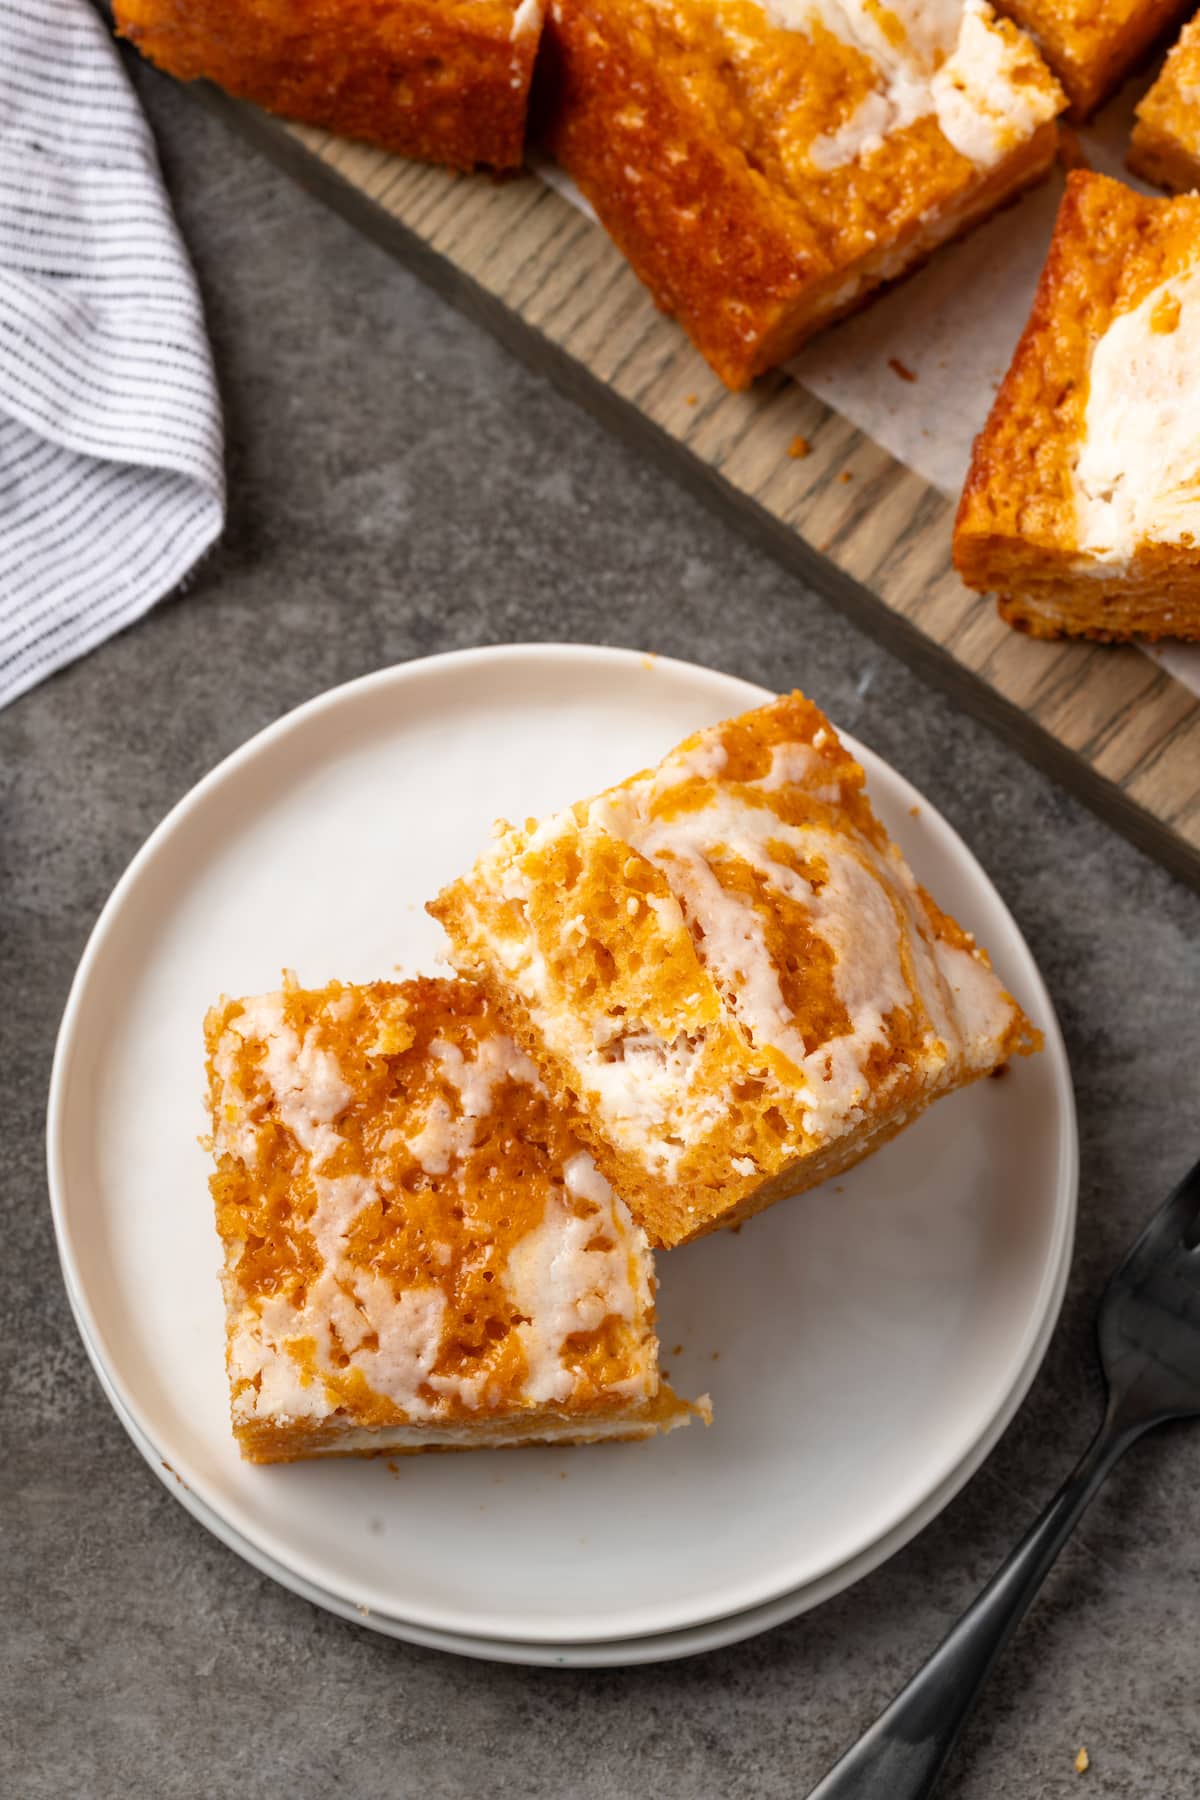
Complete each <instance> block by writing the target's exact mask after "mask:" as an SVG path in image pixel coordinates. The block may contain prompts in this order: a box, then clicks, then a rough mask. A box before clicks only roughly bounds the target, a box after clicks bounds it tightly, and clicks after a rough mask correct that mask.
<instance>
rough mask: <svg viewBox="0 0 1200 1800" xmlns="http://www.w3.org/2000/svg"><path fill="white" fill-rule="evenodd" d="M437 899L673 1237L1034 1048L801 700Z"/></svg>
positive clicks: (475, 969) (753, 1202) (716, 740)
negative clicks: (1014, 1055) (924, 888)
mask: <svg viewBox="0 0 1200 1800" xmlns="http://www.w3.org/2000/svg"><path fill="white" fill-rule="evenodd" d="M429 910H430V911H431V912H432V913H433V914H434V916H435V917H436V918H438V919H440V920H441V921H442V923H443V925H444V926H445V927H446V930H447V931H448V932H449V934H450V938H451V940H452V944H453V948H454V954H455V959H456V961H458V963H459V964H460V966H461V967H462V969H463V970H464V972H466V973H468V974H470V975H471V976H472V977H474V978H477V979H478V980H479V981H480V982H481V984H483V985H484V986H485V987H486V989H487V991H488V992H489V994H490V995H492V996H493V997H494V999H495V1000H496V1002H497V1004H498V1005H499V1006H501V1007H502V1008H504V1009H505V1011H506V1014H507V1016H508V1019H509V1021H510V1024H511V1027H512V1029H513V1032H514V1035H515V1036H516V1037H517V1038H518V1040H519V1041H520V1042H521V1044H522V1046H523V1048H524V1049H525V1050H527V1051H528V1052H529V1054H530V1055H531V1056H532V1057H533V1058H534V1059H535V1060H536V1062H537V1063H538V1064H539V1065H540V1068H541V1070H542V1074H543V1076H544V1079H545V1081H546V1084H547V1086H548V1088H549V1089H550V1091H551V1093H552V1094H553V1095H554V1096H555V1098H556V1100H558V1101H559V1102H560V1103H561V1104H562V1105H563V1106H564V1108H569V1109H570V1110H571V1111H572V1112H573V1113H574V1115H575V1117H576V1119H577V1121H578V1125H579V1129H580V1131H581V1133H582V1134H583V1135H584V1136H585V1137H586V1139H587V1141H588V1143H589V1146H590V1147H591V1149H592V1151H593V1154H594V1156H595V1159H596V1162H597V1164H598V1165H599V1166H600V1168H601V1169H602V1170H603V1171H604V1173H605V1174H606V1175H607V1177H608V1179H609V1180H611V1181H613V1182H614V1184H615V1185H617V1186H618V1188H619V1190H620V1192H621V1193H623V1194H624V1195H625V1196H626V1198H627V1199H628V1202H629V1205H630V1208H631V1209H632V1211H633V1213H634V1215H635V1216H636V1217H637V1218H639V1219H640V1220H641V1221H642V1223H643V1224H644V1225H645V1227H646V1230H647V1232H648V1233H649V1235H650V1238H651V1240H652V1242H654V1243H657V1244H663V1245H673V1244H678V1243H682V1242H683V1241H685V1240H686V1239H688V1238H693V1237H696V1236H698V1235H700V1234H701V1233H703V1232H707V1231H711V1230H714V1229H715V1228H716V1227H718V1226H723V1225H731V1224H734V1223H736V1222H737V1221H739V1220H741V1219H744V1218H746V1217H748V1216H749V1215H750V1214H752V1213H756V1212H758V1211H759V1210H760V1209H761V1208H763V1207H765V1206H767V1205H769V1204H770V1203H771V1202H772V1201H775V1200H778V1199H781V1198H782V1197H783V1196H785V1195H788V1194H793V1193H796V1192H798V1191H799V1190H801V1189H803V1188H808V1187H812V1186H813V1185H814V1184H815V1183H816V1182H818V1181H822V1180H824V1179H825V1178H826V1177H827V1176H830V1175H835V1174H837V1173H839V1172H840V1171H841V1170H844V1169H846V1168H849V1167H850V1165H851V1164H853V1163H856V1162H858V1160H859V1159H860V1158H861V1157H863V1156H865V1155H866V1154H867V1153H868V1151H871V1150H874V1149H875V1148H876V1147H877V1146H878V1145H880V1144H882V1143H883V1142H885V1140H886V1139H888V1138H891V1137H893V1136H894V1135H895V1134H896V1132H898V1131H900V1130H901V1129H902V1127H903V1126H905V1125H907V1124H908V1123H909V1122H910V1121H911V1120H913V1119H915V1118H916V1116H917V1115H918V1113H920V1112H921V1111H922V1110H923V1109H924V1108H925V1107H926V1106H928V1104H929V1103H930V1101H932V1100H934V1099H936V1098H937V1097H938V1096H939V1095H941V1094H946V1093H949V1092H950V1091H951V1090H952V1089H954V1088H957V1087H961V1086H962V1085H963V1084H964V1083H966V1082H968V1081H972V1080H974V1079H975V1078H976V1077H977V1076H981V1075H986V1074H989V1073H990V1072H991V1071H992V1070H994V1069H996V1068H997V1067H999V1066H1000V1065H1001V1064H1003V1063H1004V1062H1005V1061H1006V1060H1007V1058H1008V1057H1010V1056H1011V1055H1012V1054H1013V1053H1014V1052H1025V1051H1029V1050H1032V1049H1035V1048H1037V1046H1038V1044H1039V1043H1040V1037H1039V1034H1038V1033H1037V1032H1036V1031H1035V1030H1034V1029H1033V1027H1032V1026H1031V1025H1030V1024H1029V1022H1028V1021H1027V1020H1026V1018H1025V1017H1024V1015H1023V1014H1022V1012H1021V1009H1020V1007H1019V1006H1018V1005H1017V1004H1016V1002H1015V1001H1014V1000H1013V999H1011V998H1010V996H1009V995H1008V994H1006V993H1005V992H1004V989H1003V988H1002V987H1001V985H1000V982H999V981H998V980H997V979H996V976H995V975H994V974H993V973H992V971H991V968H990V966H989V964H988V960H987V957H986V955H985V954H984V952H983V951H982V950H980V949H978V948H977V947H976V945H975V944H974V942H973V941H972V939H971V938H970V936H969V935H968V934H967V933H966V932H965V931H964V930H963V929H962V928H961V927H960V926H959V925H958V924H956V923H955V921H954V920H953V919H952V918H950V917H948V915H947V914H946V913H944V912H943V911H942V910H941V909H940V908H939V907H938V905H937V904H936V902H935V901H934V900H933V899H931V897H930V896H929V895H928V894H927V893H926V892H925V891H924V890H923V889H922V888H921V887H920V886H919V885H918V883H917V882H916V881H915V879H914V878H913V876H912V874H911V873H910V871H909V869H908V866H907V864H906V863H905V861H904V858H903V856H902V855H901V853H900V851H899V850H898V848H897V847H896V845H895V844H893V843H892V842H890V840H889V838H888V835H887V833H886V832H885V830H884V829H883V827H882V825H881V824H880V823H879V821H878V819H877V818H876V817H875V814H874V812H873V811H872V809H871V804H870V801H869V800H868V799H867V796H866V792H865V790H864V777H863V771H862V769H861V768H860V766H859V764H858V763H857V762H856V761H855V760H854V758H853V756H851V755H850V753H849V752H848V751H847V750H846V749H845V748H844V747H843V746H842V744H841V743H840V742H839V740H838V737H837V734H836V732H835V731H834V729H833V727H832V726H831V725H830V724H829V721H828V720H827V719H826V718H824V717H823V715H822V714H821V713H820V712H819V711H818V710H817V708H816V707H815V706H813V705H812V704H811V703H810V702H809V701H807V700H805V699H804V698H803V697H802V696H801V695H799V694H793V695H791V696H788V697H786V698H783V699H780V700H778V701H775V702H774V703H773V704H771V705H768V706H764V707H762V708H760V709H758V710H756V711H754V712H750V713H747V714H745V715H744V716H743V717H741V718H738V719H734V720H732V721H731V722H729V723H727V724H725V725H720V726H716V727H713V728H711V729H709V730H706V731H702V732H699V733H698V734H697V735H696V736H695V737H692V738H689V739H688V740H687V741H686V742H685V743H683V744H682V745H680V747H679V748H678V749H677V750H675V751H674V752H673V753H672V754H671V755H669V756H668V757H667V758H666V759H665V760H664V761H663V762H662V763H660V764H659V765H658V767H657V768H655V769H652V770H650V771H649V772H647V773H644V774H641V775H636V776H634V777H633V778H632V779H631V780H629V781H626V782H624V783H622V784H621V785H620V786H619V787H615V788H611V789H609V790H608V792H606V793H603V794H601V795H599V796H598V797H597V798H596V799H593V800H587V801H582V802H580V803H579V804H578V805H576V806H573V807H569V808H568V809H567V810H566V811H565V812H561V813H557V814H555V815H554V816H553V817H551V818H547V819H545V820H544V821H543V822H542V823H541V824H538V823H537V822H536V821H534V820H530V821H529V822H528V823H527V824H526V825H525V826H523V827H521V828H517V829H513V828H511V827H504V828H503V829H502V833H501V835H500V836H499V838H498V840H497V841H496V842H495V843H494V844H493V846H492V847H491V849H489V850H488V851H487V852H486V853H485V854H484V855H483V856H482V857H481V858H480V860H479V862H478V863H477V864H476V866H475V868H474V869H473V870H472V871H471V873H470V874H469V875H467V876H466V877H465V878H464V879H462V880H460V881H458V882H456V883H454V885H453V886H451V887H449V888H447V889H446V890H445V891H444V892H443V893H442V894H441V895H440V896H439V897H438V899H437V900H436V901H434V902H433V903H432V904H431V906H430V908H429Z"/></svg>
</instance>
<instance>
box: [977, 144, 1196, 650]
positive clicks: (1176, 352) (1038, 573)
mask: <svg viewBox="0 0 1200 1800" xmlns="http://www.w3.org/2000/svg"><path fill="white" fill-rule="evenodd" d="M954 561H955V565H956V566H957V568H958V570H959V572H960V574H961V575H962V577H963V580H964V581H965V582H966V583H967V585H968V586H969V587H973V588H978V589H980V590H981V591H982V592H993V593H995V594H997V595H998V596H999V605H1000V611H1001V613H1002V615H1003V616H1004V618H1006V619H1007V620H1008V622H1009V623H1010V624H1011V625H1015V626H1017V627H1018V628H1019V629H1021V630H1023V631H1028V632H1031V633H1032V634H1033V635H1034V636H1035V637H1058V636H1062V635H1064V634H1067V635H1072V636H1079V637H1090V638H1099V639H1106V640H1111V639H1121V638H1129V637H1134V636H1137V635H1144V636H1146V637H1149V638H1161V637H1179V638H1200V196H1198V195H1190V196H1187V195H1185V196H1182V197H1180V198H1179V199H1175V200H1161V199H1148V198H1146V197H1145V196H1144V195H1142V194H1137V193H1134V192H1133V191H1132V189H1130V188H1127V187H1125V186H1123V185H1122V183H1120V182H1118V181H1110V180H1109V179H1108V178H1107V177H1106V176H1103V175H1094V174H1091V173H1088V172H1087V171H1083V170H1079V171H1076V172H1075V173H1073V174H1072V175H1071V177H1070V179H1069V181H1068V184H1067V192H1066V195H1065V197H1064V199H1063V202H1062V206H1061V207H1060V209H1059V214H1058V220H1057V223H1056V225H1055V229H1054V238H1053V241H1052V243H1051V245H1050V253H1049V256H1048V258H1047V261H1046V266H1045V269H1044V270H1043V272H1042V277H1041V281H1040V283H1039V285H1038V290H1037V294H1036V297H1035V299H1034V303H1033V311H1032V313H1031V315H1030V318H1029V323H1028V324H1027V325H1026V327H1025V331H1024V335H1023V336H1022V338H1021V341H1020V343H1019V344H1018V345H1017V349H1016V354H1015V356H1014V358H1013V363H1012V367H1011V368H1010V369H1009V371H1008V374H1007V375H1006V376H1005V378H1004V382H1003V384H1002V386H1001V388H1000V391H999V393H998V394H997V395H996V400H995V403H994V405H993V407H992V411H991V416H990V417H989V419H988V421H987V424H986V425H985V427H984V429H983V431H982V432H981V433H980V436H979V437H978V438H977V439H976V442H975V450H974V454H973V457H972V461H971V468H970V473H969V474H968V476H967V483H966V487H965V488H964V490H963V496H962V501H961V503H960V505H959V510H958V518H957V521H956V524H955V529H954Z"/></svg>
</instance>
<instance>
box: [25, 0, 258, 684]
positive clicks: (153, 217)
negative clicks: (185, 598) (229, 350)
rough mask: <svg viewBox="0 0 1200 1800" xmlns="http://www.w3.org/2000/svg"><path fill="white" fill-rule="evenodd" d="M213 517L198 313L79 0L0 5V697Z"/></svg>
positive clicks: (155, 587)
mask: <svg viewBox="0 0 1200 1800" xmlns="http://www.w3.org/2000/svg"><path fill="white" fill-rule="evenodd" d="M224 516H225V484H224V473H223V466H222V442H221V411H220V403H219V401H218V398H217V388H216V382H215V380H214V377H213V369H212V361H211V358H210V356H209V350H208V341H207V339H206V337H205V333H204V319H203V315H202V313H201V309H200V300H199V296H198V294H197V292H196V284H195V281H194V278H193V276H192V271H191V268H190V266H189V264H188V260H187V255H186V252H185V251H184V248H183V245H182V244H181V242H180V239H179V234H178V232H177V230H176V228H175V223H174V220H173V219H172V217H171V211H170V207H169V206H168V203H167V199H166V195H165V194H164V192H163V187H162V180H161V177H160V175H159V171H158V163H157V160H156V157H155V153H154V144H153V141H152V139H151V136H150V132H149V130H148V128H147V125H146V121H145V119H144V118H143V117H142V114H141V111H140V109H139V107H138V104H137V101H136V99H135V98H134V95H133V92H132V90H131V88H130V86H129V84H128V82H127V80H126V78H125V73H124V71H123V69H122V68H121V64H120V60H119V58H118V56H117V53H116V50H115V48H114V46H113V44H112V41H111V39H110V37H109V34H108V30H107V28H106V27H105V25H104V24H103V22H102V21H101V19H100V18H99V17H98V15H97V14H96V13H94V12H93V11H92V8H91V6H90V5H89V4H88V0H0V705H3V704H4V703H5V702H6V701H8V700H12V699H14V698H15V697H16V695H17V694H20V693H22V692H24V690H25V689H26V688H29V687H32V686H33V685H34V683H35V682H38V681H40V680H41V679H42V678H43V677H44V676H46V675H49V674H50V673H51V672H52V671H53V670H55V669H58V668H61V667H62V666H63V664H64V663H67V662H70V661H71V660H72V658H74V657H76V656H80V655H82V654H83V652H84V651H85V650H90V649H92V648H93V646H95V645H96V644H99V643H101V642H102V641H103V640H104V639H105V638H107V637H110V636H111V635H112V633H113V632H116V631H119V630H120V629H121V628H122V626H125V625H129V624H131V623H132V621H133V620H134V619H137V618H140V617H141V615H142V614H143V613H144V612H146V611H147V610H148V609H149V608H150V607H151V606H153V605H154V603H155V601H157V600H160V599H161V598H162V597H163V596H164V595H165V594H168V593H169V592H170V591H171V589H172V588H174V587H177V586H178V584H179V582H180V581H181V580H182V579H183V577H184V575H185V574H186V573H187V571H188V570H189V569H190V568H191V567H192V565H193V564H194V563H195V561H196V559H197V558H198V557H200V556H202V555H203V554H204V552H205V550H207V549H208V547H209V545H210V544H212V543H213V541H214V539H215V538H216V537H217V536H218V535H219V534H220V531H221V528H222V525H223V523H224Z"/></svg>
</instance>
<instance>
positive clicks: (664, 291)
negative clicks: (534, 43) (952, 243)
mask: <svg viewBox="0 0 1200 1800" xmlns="http://www.w3.org/2000/svg"><path fill="white" fill-rule="evenodd" d="M540 66H541V67H542V68H544V74H545V79H544V81H542V80H541V78H540V76H539V93H540V96H541V97H540V100H539V101H538V103H537V104H538V110H539V113H540V115H541V116H540V128H541V130H542V133H543V135H544V137H545V140H546V142H547V144H548V146H549V148H550V149H551V151H552V152H553V154H554V156H555V157H556V158H557V159H558V161H559V162H560V163H562V165H563V166H564V167H565V168H566V169H567V170H568V172H569V173H570V174H571V175H572V176H573V177H574V179H575V181H576V182H577V184H578V186H579V187H580V188H581V190H582V191H583V193H584V194H585V195H586V196H587V198H588V200H589V201H590V202H591V204H592V206H593V207H594V208H595V210H596V213H597V214H598V216H599V218H600V220H601V222H602V224H603V225H604V226H605V228H606V230H607V231H608V232H609V233H610V235H611V236H612V237H613V238H614V239H615V241H616V243H617V244H618V246H619V247H620V249H621V250H622V251H623V252H624V254H625V255H626V256H627V257H628V258H629V261H630V262H631V263H632V265H633V267H634V269H635V270H636V272H637V274H638V275H639V276H640V277H641V279H642V280H643V281H644V282H645V283H646V284H647V286H648V287H649V288H650V290H651V292H652V294H653V295H654V298H655V300H656V301H657V303H658V305H659V306H660V307H661V308H662V309H663V310H664V311H665V312H669V313H673V314H675V315H676V317H677V318H678V319H679V321H680V323H681V324H682V325H683V327H684V329H685V330H686V331H687V333H688V334H689V336H690V337H691V339H692V341H693V342H694V343H695V345H696V346H697V348H698V349H699V350H700V351H701V353H702V354H703V355H704V356H705V357H706V358H707V359H708V361H709V362H710V363H711V364H712V366H713V368H714V369H715V370H716V372H717V374H718V375H720V377H721V378H722V380H723V381H725V382H726V383H728V385H729V386H731V387H742V386H745V385H746V384H747V383H749V382H750V381H751V380H752V379H753V378H754V376H756V375H758V374H761V373H762V372H763V371H764V370H766V369H769V368H771V367H773V366H774V365H775V364H776V363H779V362H782V361H784V360H785V359H786V358H787V357H789V356H790V355H791V354H792V353H793V352H794V351H795V350H796V349H797V348H798V347H799V346H800V345H801V344H802V343H803V342H804V340H805V339H806V338H808V337H810V336H811V335H812V333H813V332H815V331H817V330H819V329H820V327H821V326H823V325H826V324H828V323H829V322H830V321H831V320H833V319H836V318H838V317H840V316H841V315H842V314H843V313H846V312H849V311H851V310H852V309H853V308H854V307H856V306H857V305H859V304H860V303H861V302H862V301H863V300H865V299H866V298H867V297H868V296H869V295H870V294H871V293H872V292H873V291H874V290H875V289H876V288H878V287H879V286H880V284H881V283H883V282H887V281H892V280H894V279H895V278H896V277H897V276H898V275H901V274H903V273H904V271H905V270H907V269H909V268H911V267H912V266H914V265H915V264H917V263H919V262H921V261H922V260H923V259H924V258H926V257H927V256H928V255H929V254H930V252H931V251H933V250H934V249H935V248H936V247H937V246H938V245H939V244H942V243H945V242H946V241H947V239H949V238H952V237H955V236H957V235H958V234H959V233H961V232H963V231H965V230H967V229H968V228H969V227H970V226H971V225H973V224H975V223H976V222H977V221H979V220H980V219H983V218H985V217H986V216H987V215H988V214H989V213H991V212H993V211H994V210H995V209H996V208H997V207H998V206H1001V205H1003V203H1004V202H1005V201H1006V200H1008V199H1010V198H1011V197H1012V196H1013V195H1014V194H1015V193H1017V192H1018V191H1019V190H1020V189H1021V188H1023V187H1025V186H1027V185H1028V183H1030V182H1031V181H1034V180H1036V179H1037V178H1038V177H1039V176H1040V175H1042V174H1043V173H1044V172H1045V171H1046V170H1047V168H1048V167H1049V166H1050V164H1051V162H1052V161H1053V159H1054V154H1055V147H1056V128H1055V125H1054V118H1055V115H1056V114H1057V113H1058V111H1059V110H1060V108H1061V107H1062V106H1063V105H1064V104H1065V101H1064V96H1063V94H1062V92H1061V90H1060V88H1059V86H1058V84H1057V82H1056V81H1054V80H1053V78H1052V77H1051V75H1050V74H1049V72H1048V71H1047V69H1046V67H1045V65H1044V64H1043V62H1042V59H1041V57H1040V56H1039V55H1038V53H1037V51H1036V50H1035V49H1034V47H1033V45H1032V44H1031V42H1030V41H1029V39H1028V38H1027V37H1025V36H1024V35H1023V33H1021V32H1020V31H1018V30H1017V29H1016V27H1015V26H1013V25H1012V24H1011V23H1009V22H1008V21H1007V20H1001V19H997V18H996V17H995V15H994V14H993V12H992V10H991V8H990V7H989V6H988V5H986V4H984V3H983V0H961V3H960V0H940V3H939V4H938V5H924V4H915V3H913V0H893V3H892V4H891V5H886V4H879V5H875V4H872V5H869V6H868V5H860V4H857V3H851V0H552V3H551V7H550V13H549V17H548V20H547V26H546V37H545V44H544V57H543V63H542V65H540Z"/></svg>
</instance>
